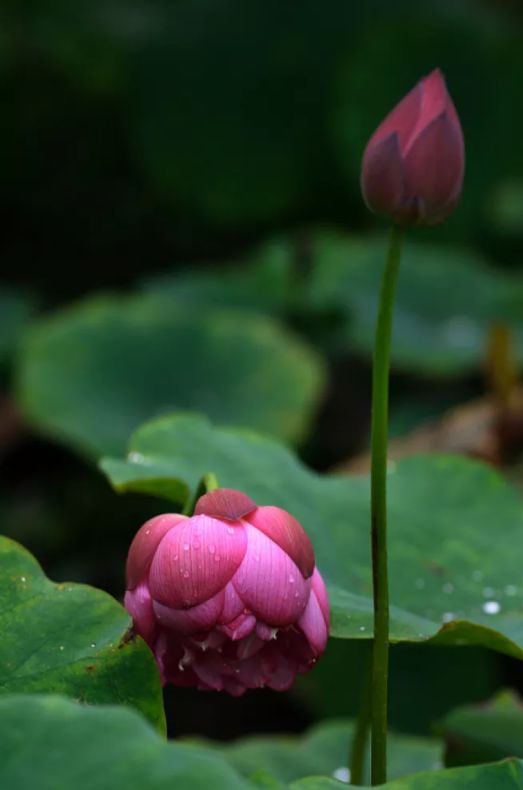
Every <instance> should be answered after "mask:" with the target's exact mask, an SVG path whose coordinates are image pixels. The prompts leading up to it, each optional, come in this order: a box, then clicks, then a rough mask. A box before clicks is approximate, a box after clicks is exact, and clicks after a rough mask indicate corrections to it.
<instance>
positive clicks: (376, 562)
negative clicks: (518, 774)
mask: <svg viewBox="0 0 523 790" xmlns="http://www.w3.org/2000/svg"><path fill="white" fill-rule="evenodd" d="M402 235H403V234H402V230H401V229H400V228H398V227H395V226H394V227H392V229H391V233H390V239H389V250H388V255H387V261H386V264H385V271H384V273H383V280H382V284H381V293H380V304H379V312H378V319H377V323H376V339H375V345H374V363H373V369H372V440H371V449H372V465H371V536H372V582H373V590H374V642H373V653H372V703H371V724H372V739H371V744H372V756H371V766H372V770H371V780H372V784H373V785H379V784H383V783H384V782H386V781H387V706H388V679H389V678H388V675H389V581H388V567H387V439H388V418H389V357H390V345H391V334H392V315H393V308H394V297H395V293H396V283H397V280H398V272H399V266H400V258H401V241H402Z"/></svg>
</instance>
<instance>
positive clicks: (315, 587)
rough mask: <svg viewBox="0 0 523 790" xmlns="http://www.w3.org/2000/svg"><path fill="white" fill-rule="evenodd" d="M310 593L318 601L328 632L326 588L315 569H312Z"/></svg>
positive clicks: (328, 618)
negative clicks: (311, 592)
mask: <svg viewBox="0 0 523 790" xmlns="http://www.w3.org/2000/svg"><path fill="white" fill-rule="evenodd" d="M312 591H313V593H314V594H315V596H316V598H317V600H318V603H319V605H320V609H321V611H322V614H323V619H324V620H325V625H326V626H327V631H328V630H329V626H330V606H329V596H328V593H327V588H326V587H325V582H324V581H323V579H322V577H321V576H320V572H319V570H318V569H317V568H315V569H314V573H313V574H312Z"/></svg>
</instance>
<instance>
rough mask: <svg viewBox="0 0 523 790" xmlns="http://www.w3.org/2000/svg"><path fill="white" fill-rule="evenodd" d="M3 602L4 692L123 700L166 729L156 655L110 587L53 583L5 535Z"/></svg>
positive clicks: (0, 653)
mask: <svg viewBox="0 0 523 790" xmlns="http://www.w3.org/2000/svg"><path fill="white" fill-rule="evenodd" d="M0 604H1V605H0V630H1V632H2V640H1V641H0V676H1V685H0V692H1V693H2V694H10V693H21V692H23V693H26V694H31V693H40V692H45V693H50V694H66V695H68V696H70V697H73V698H74V699H76V700H80V701H82V702H88V703H114V704H116V703H125V704H127V705H131V706H134V707H135V708H137V709H138V710H140V711H141V712H142V713H144V714H145V715H146V716H147V718H148V719H150V721H151V722H152V723H153V724H154V725H155V726H156V727H157V728H158V729H160V730H162V731H163V729H164V727H165V722H164V712H163V702H162V694H161V688H160V680H159V675H158V670H157V668H156V664H155V662H154V659H153V657H152V655H151V653H150V651H149V649H148V648H147V647H146V645H145V643H144V642H142V640H141V639H140V638H135V637H133V638H129V628H130V626H131V619H130V617H129V615H128V614H127V612H126V611H125V609H123V608H122V607H121V606H120V605H119V604H118V603H117V602H116V601H115V600H114V599H113V598H111V597H110V596H109V595H107V593H104V592H102V591H101V590H96V589H94V588H92V587H87V586H86V585H81V584H68V583H66V584H54V583H53V582H51V581H49V579H48V578H47V577H46V576H45V574H44V573H43V571H42V569H41V568H40V566H39V565H38V563H37V562H36V560H35V559H34V558H33V557H32V556H31V554H29V552H27V551H26V550H25V549H23V548H22V547H21V546H19V545H18V544H17V543H15V542H14V541H12V540H9V539H8V538H4V537H0ZM24 709H25V708H24V706H22V707H21V710H24ZM24 715H25V714H24ZM0 740H4V736H2V737H1V738H0ZM0 786H5V787H10V785H9V784H8V783H5V784H3V783H2V782H1V781H0Z"/></svg>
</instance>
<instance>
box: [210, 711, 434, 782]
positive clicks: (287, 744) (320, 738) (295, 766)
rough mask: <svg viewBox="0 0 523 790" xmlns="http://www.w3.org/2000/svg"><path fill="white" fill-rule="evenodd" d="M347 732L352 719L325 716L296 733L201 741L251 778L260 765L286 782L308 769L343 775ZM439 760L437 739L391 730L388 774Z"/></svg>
mask: <svg viewBox="0 0 523 790" xmlns="http://www.w3.org/2000/svg"><path fill="white" fill-rule="evenodd" d="M352 737H353V725H352V724H350V723H348V722H343V721H329V722H322V723H321V724H318V725H316V726H315V727H313V728H312V729H310V730H309V731H308V732H307V733H306V734H305V735H301V736H283V735H282V736H276V737H275V736H270V737H265V736H255V737H251V738H242V739H241V740H238V741H235V742H233V743H232V744H224V745H221V744H215V743H214V744H213V743H212V742H211V741H202V743H203V745H204V746H206V747H211V748H215V749H216V750H217V751H219V752H220V754H222V755H223V756H224V757H225V758H226V759H227V762H229V763H230V764H231V765H232V766H233V767H234V768H235V769H236V770H237V771H238V772H239V773H240V774H242V775H243V776H245V777H246V778H252V776H253V775H256V773H257V772H258V771H259V770H261V769H263V768H264V769H266V770H268V771H269V772H270V773H271V774H272V775H273V776H274V777H275V778H276V779H279V780H280V781H281V782H284V783H286V782H293V781H295V780H296V779H300V778H301V777H302V776H304V775H308V774H311V775H316V774H325V775H326V776H335V777H336V778H340V779H341V778H342V777H344V775H345V774H346V772H347V768H346V766H347V761H348V755H349V754H350V748H351V743H352ZM368 762H369V761H368V758H367V763H368ZM440 766H441V743H439V742H438V741H436V740H435V739H430V738H413V737H408V736H405V735H396V734H391V736H390V739H389V775H390V777H391V778H393V779H394V778H396V777H400V776H405V775H407V774H410V773H415V772H417V771H424V770H427V771H428V770H431V769H434V768H437V767H440ZM367 767H368V766H367ZM367 779H368V776H367Z"/></svg>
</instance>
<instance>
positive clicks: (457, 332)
mask: <svg viewBox="0 0 523 790" xmlns="http://www.w3.org/2000/svg"><path fill="white" fill-rule="evenodd" d="M385 251H386V240H385V239H381V238H373V237H369V238H352V239H351V238H347V237H343V236H341V235H339V234H334V233H331V234H329V233H323V234H318V235H315V236H312V237H311V256H312V259H313V261H314V266H313V274H312V278H311V282H310V284H309V292H310V301H311V307H312V308H314V307H316V309H318V308H320V307H322V308H323V309H325V308H326V307H330V308H336V309H338V310H339V311H341V312H342V313H344V314H345V316H346V321H347V328H346V337H347V339H348V341H349V342H350V343H351V346H352V347H353V348H355V349H357V350H359V351H360V352H362V353H365V354H366V355H370V354H371V353H372V348H373V343H374V322H375V314H376V309H377V300H378V294H379V284H380V279H381V272H382V268H383V261H384V255H385ZM515 294H516V295H518V296H519V297H520V298H519V314H518V312H516V310H515V301H516V299H517V296H515ZM522 300H523V278H522V277H521V276H517V275H509V274H507V273H503V272H502V271H499V270H495V269H494V268H491V267H489V266H488V265H487V264H486V263H485V262H484V261H483V260H482V258H480V257H479V256H478V255H476V254H475V253H473V252H471V251H469V250H466V249H459V248H455V247H450V246H436V245H429V244H420V243H416V242H407V243H406V244H405V250H404V255H403V259H402V264H401V271H400V277H399V283H398V292H397V299H396V305H395V309H394V330H393V343H392V361H393V364H394V365H395V367H398V368H404V369H406V370H413V371H416V372H422V373H425V374H428V375H431V374H432V375H452V374H460V373H466V372H469V371H470V370H473V369H477V368H479V367H480V366H481V365H482V364H483V361H484V359H485V357H486V348H487V331H488V327H489V325H490V324H491V323H493V322H496V321H504V320H506V321H507V322H508V323H509V324H510V325H511V326H512V327H513V329H514V331H515V332H516V334H517V340H518V345H519V350H520V356H521V357H522V358H523V325H522V321H521V304H522Z"/></svg>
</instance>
